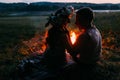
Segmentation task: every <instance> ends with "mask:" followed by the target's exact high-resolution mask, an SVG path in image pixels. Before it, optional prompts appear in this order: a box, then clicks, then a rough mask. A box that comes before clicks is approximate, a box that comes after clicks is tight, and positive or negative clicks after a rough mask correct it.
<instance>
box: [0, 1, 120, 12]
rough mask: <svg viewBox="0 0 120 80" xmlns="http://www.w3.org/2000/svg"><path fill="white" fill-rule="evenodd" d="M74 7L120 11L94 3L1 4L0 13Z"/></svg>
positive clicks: (115, 6) (112, 5) (118, 7)
mask: <svg viewBox="0 0 120 80" xmlns="http://www.w3.org/2000/svg"><path fill="white" fill-rule="evenodd" d="M68 5H72V6H74V8H75V9H79V8H81V7H91V8H92V9H94V10H120V4H109V3H108V4H93V3H55V2H54V3H52V2H36V3H30V4H27V3H0V12H19V11H20V12H21V11H54V10H57V9H59V8H61V7H63V6H68Z"/></svg>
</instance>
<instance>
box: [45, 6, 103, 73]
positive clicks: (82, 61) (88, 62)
mask: <svg viewBox="0 0 120 80" xmlns="http://www.w3.org/2000/svg"><path fill="white" fill-rule="evenodd" d="M74 13H75V14H76V21H75V24H76V26H77V27H78V28H79V30H80V31H81V30H82V33H81V34H80V35H79V36H78V37H77V40H76V42H75V44H73V45H72V43H71V40H70V35H69V31H68V30H67V25H68V23H70V19H71V17H72V15H73V14H74ZM93 19H94V13H93V10H92V9H91V8H88V7H83V8H80V9H79V10H78V11H77V12H74V8H73V7H72V6H69V7H64V8H62V9H59V10H58V11H56V13H55V14H53V15H51V16H50V17H49V20H48V23H47V24H46V27H47V26H48V25H49V24H51V26H52V27H51V28H50V29H49V30H48V37H47V38H46V42H47V46H48V47H47V49H46V51H45V53H44V55H43V56H44V58H43V63H44V64H45V65H46V66H47V68H48V69H50V70H52V71H54V70H61V68H65V65H67V63H68V62H67V60H66V53H65V50H67V51H68V52H69V53H70V55H71V56H72V59H73V61H74V63H73V64H76V65H77V68H76V69H79V68H81V66H83V67H85V66H87V67H89V66H90V67H93V66H95V65H96V63H97V62H98V61H99V60H100V57H101V42H102V40H101V34H100V32H99V30H98V29H97V28H96V27H95V25H93ZM67 68H68V67H67ZM67 68H65V70H66V71H67ZM68 71H70V70H68ZM68 73H69V72H68Z"/></svg>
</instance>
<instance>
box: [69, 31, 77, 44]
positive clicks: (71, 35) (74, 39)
mask: <svg viewBox="0 0 120 80" xmlns="http://www.w3.org/2000/svg"><path fill="white" fill-rule="evenodd" d="M76 38H77V37H76V34H75V32H73V31H71V32H70V39H71V42H72V44H74V43H75V41H76Z"/></svg>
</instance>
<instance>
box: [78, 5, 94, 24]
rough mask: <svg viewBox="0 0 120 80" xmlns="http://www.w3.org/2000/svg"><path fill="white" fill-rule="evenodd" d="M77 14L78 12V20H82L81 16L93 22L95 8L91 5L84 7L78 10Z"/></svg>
mask: <svg viewBox="0 0 120 80" xmlns="http://www.w3.org/2000/svg"><path fill="white" fill-rule="evenodd" d="M76 14H77V17H78V20H80V19H79V18H81V19H83V20H84V21H88V22H91V21H92V20H93V17H94V14H93V10H92V9H91V8H89V7H83V8H81V9H79V10H78V11H77V12H76Z"/></svg>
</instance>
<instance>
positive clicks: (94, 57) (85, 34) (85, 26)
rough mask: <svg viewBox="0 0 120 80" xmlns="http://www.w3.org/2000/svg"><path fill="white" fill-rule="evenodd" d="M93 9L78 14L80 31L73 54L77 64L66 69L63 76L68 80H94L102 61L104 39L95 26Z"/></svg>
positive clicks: (86, 8)
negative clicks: (95, 71)
mask: <svg viewBox="0 0 120 80" xmlns="http://www.w3.org/2000/svg"><path fill="white" fill-rule="evenodd" d="M93 18H94V14H93V11H92V9H90V8H88V7H84V8H81V9H79V10H78V11H77V12H76V22H75V24H76V26H77V27H78V28H79V30H80V34H79V36H78V37H77V40H76V42H75V44H74V45H73V49H72V52H71V53H70V54H71V56H72V58H73V60H74V61H75V64H71V65H70V66H67V67H65V69H64V72H63V76H64V78H65V79H66V80H77V79H80V80H93V79H91V78H93V76H94V74H93V73H92V72H94V71H93V70H94V69H95V67H96V63H97V62H98V61H99V60H100V56H101V48H102V45H101V43H102V38H101V34H100V32H99V30H98V29H97V28H96V27H95V25H93Z"/></svg>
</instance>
